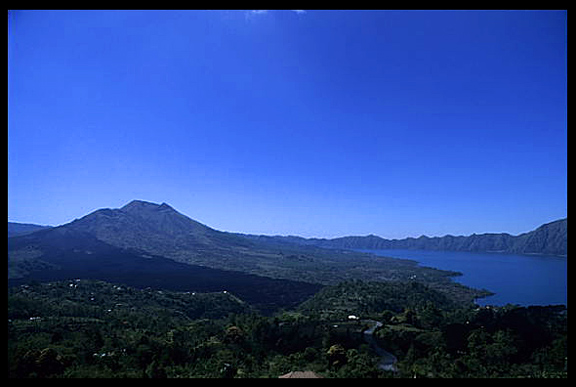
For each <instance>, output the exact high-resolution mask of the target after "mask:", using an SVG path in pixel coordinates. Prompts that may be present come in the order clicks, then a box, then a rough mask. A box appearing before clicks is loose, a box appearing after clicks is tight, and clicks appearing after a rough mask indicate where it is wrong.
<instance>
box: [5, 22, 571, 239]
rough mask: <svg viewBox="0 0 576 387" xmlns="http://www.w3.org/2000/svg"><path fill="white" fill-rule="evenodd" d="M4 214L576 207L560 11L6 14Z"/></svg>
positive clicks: (387, 214)
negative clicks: (146, 204)
mask: <svg viewBox="0 0 576 387" xmlns="http://www.w3.org/2000/svg"><path fill="white" fill-rule="evenodd" d="M8 27H9V28H8V219H9V220H10V221H15V222H22V223H35V224H45V225H60V224H63V223H67V222H70V221H72V220H73V219H74V218H79V217H82V216H84V215H86V214H87V213H89V212H91V211H94V210H96V209H99V208H106V207H108V208H118V207H122V206H123V205H125V204H126V203H128V202H130V201H131V200H133V199H142V200H146V201H152V202H157V203H162V202H166V203H168V204H169V205H170V206H172V207H174V208H175V209H176V210H177V211H179V212H181V213H183V214H185V215H186V216H189V217H190V218H192V219H195V220H197V221H199V222H201V223H204V224H206V225H208V226H210V227H212V228H215V229H218V230H222V231H230V232H242V233H248V234H268V235H274V234H279V235H289V234H292V235H300V236H304V237H327V238H330V237H338V236H344V235H367V234H375V235H378V236H381V237H383V238H404V237H408V236H416V237H417V236H419V235H422V234H425V235H428V236H443V235H446V234H453V235H457V234H460V235H469V234H472V233H486V232H507V233H510V234H512V235H517V234H520V233H522V232H527V231H530V230H532V229H534V228H536V227H538V226H540V225H542V224H544V223H547V222H550V221H553V220H556V219H560V218H564V217H566V207H567V121H566V120H567V117H566V115H567V96H566V92H567V83H566V79H567V78H566V77H567V65H566V53H567V45H566V12H565V11H298V12H295V11H266V12H264V11H261V12H251V11H10V12H9V14H8Z"/></svg>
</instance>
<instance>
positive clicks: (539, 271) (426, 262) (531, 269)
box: [359, 249, 568, 306]
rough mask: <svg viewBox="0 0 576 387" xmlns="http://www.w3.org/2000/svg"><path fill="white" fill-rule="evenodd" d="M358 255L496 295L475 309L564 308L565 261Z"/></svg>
mask: <svg viewBox="0 0 576 387" xmlns="http://www.w3.org/2000/svg"><path fill="white" fill-rule="evenodd" d="M359 251H363V252H369V253H373V254H376V255H380V256H387V257H394V258H404V259H412V260H414V261H417V262H419V264H420V265H421V266H428V267H434V268H437V269H444V270H454V271H458V272H461V273H462V274H463V275H462V276H457V277H453V278H454V280H455V281H457V282H459V283H461V284H463V285H466V286H470V287H473V288H477V289H482V288H483V289H487V290H490V291H491V292H494V293H496V294H495V295H493V296H489V297H486V298H482V299H478V300H476V303H477V304H479V305H499V306H501V305H505V304H507V303H510V304H517V305H521V306H528V305H554V304H564V305H568V300H567V274H568V271H567V259H566V258H565V257H557V256H543V255H519V254H500V253H473V252H461V251H431V250H393V249H391V250H359Z"/></svg>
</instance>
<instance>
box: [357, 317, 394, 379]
mask: <svg viewBox="0 0 576 387" xmlns="http://www.w3.org/2000/svg"><path fill="white" fill-rule="evenodd" d="M364 322H367V323H369V324H372V326H371V327H370V328H368V329H366V330H365V331H364V340H366V342H367V343H368V344H370V346H371V347H372V348H374V351H375V352H376V354H378V356H380V361H379V362H378V368H380V369H382V370H384V371H393V372H396V371H398V369H397V368H396V362H397V361H398V359H396V356H394V355H392V354H391V353H390V352H388V351H386V350H385V349H384V348H382V347H380V346H379V345H378V343H376V340H375V339H374V331H375V330H376V329H377V328H380V327H381V326H382V325H383V324H382V323H381V322H380V321H376V320H364Z"/></svg>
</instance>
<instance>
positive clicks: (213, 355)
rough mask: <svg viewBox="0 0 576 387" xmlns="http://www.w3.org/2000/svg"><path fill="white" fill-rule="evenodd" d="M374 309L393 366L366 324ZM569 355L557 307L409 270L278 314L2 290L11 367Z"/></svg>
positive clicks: (273, 373) (290, 366) (44, 370)
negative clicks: (468, 294) (438, 284)
mask: <svg viewBox="0 0 576 387" xmlns="http://www.w3.org/2000/svg"><path fill="white" fill-rule="evenodd" d="M353 313H356V315H354V317H355V318H354V319H351V318H350V317H349V315H350V314H353ZM375 321H378V322H379V324H380V325H378V327H377V329H376V330H375V332H374V334H373V336H374V340H376V341H375V342H376V343H377V345H379V346H380V347H383V348H386V349H387V350H388V351H390V352H391V353H393V354H394V355H395V357H396V358H397V360H398V361H397V364H396V368H395V369H396V370H395V371H385V370H383V369H381V368H380V367H379V361H380V355H379V354H378V352H377V351H375V349H374V347H373V345H371V344H370V341H368V340H367V336H366V335H364V334H363V332H365V331H366V329H367V328H368V327H372V329H373V328H374V322H375ZM566 362H567V313H566V309H565V308H564V307H561V306H559V307H530V308H520V307H515V306H506V307H502V308H489V307H485V308H480V307H476V306H473V305H468V306H466V305H461V304H459V303H454V302H452V301H451V300H450V299H449V298H446V297H445V296H442V295H441V294H439V293H437V292H435V291H434V290H432V289H429V288H428V287H426V286H425V285H423V284H419V283H415V282H413V283H406V284H398V283H390V284H385V283H378V284H374V283H365V282H362V281H349V282H345V283H342V284H340V285H337V286H334V287H327V288H325V289H324V290H322V291H321V292H320V293H319V294H318V295H317V296H315V297H314V298H312V299H311V300H309V301H308V302H306V303H304V304H302V305H301V306H300V307H299V308H297V309H296V310H287V311H283V312H279V313H277V314H275V315H274V316H262V315H260V314H258V313H254V311H253V310H252V309H251V308H250V307H248V306H247V305H246V304H245V303H244V302H243V301H242V300H240V299H238V298H237V297H236V296H235V295H233V294H230V293H228V292H218V293H209V294H199V293H181V292H168V291H158V290H152V289H143V290H139V289H135V288H130V287H126V286H124V285H121V284H110V283H105V282H101V281H86V280H70V281H60V282H52V283H45V284H40V283H30V284H27V285H21V286H18V287H13V288H10V289H9V294H8V371H9V376H10V377H51V378H62V377H64V378H67V377H138V378H140V377H149V378H166V377H169V378H183V377H210V378H214V377H223V378H260V377H272V378H276V377H278V376H280V375H283V374H286V373H288V372H291V371H298V370H300V371H313V372H315V373H316V374H318V375H319V376H321V377H337V378H339V377H360V378H375V377H377V378H403V377H410V378H412V377H514V376H516V377H566V376H567V370H566Z"/></svg>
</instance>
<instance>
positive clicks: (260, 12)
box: [248, 9, 306, 15]
mask: <svg viewBox="0 0 576 387" xmlns="http://www.w3.org/2000/svg"><path fill="white" fill-rule="evenodd" d="M290 11H292V12H296V13H297V14H299V15H301V14H304V13H306V11H305V10H303V9H291V10H290ZM269 12H270V10H268V9H254V10H251V11H248V14H250V15H264V14H266V13H269Z"/></svg>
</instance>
